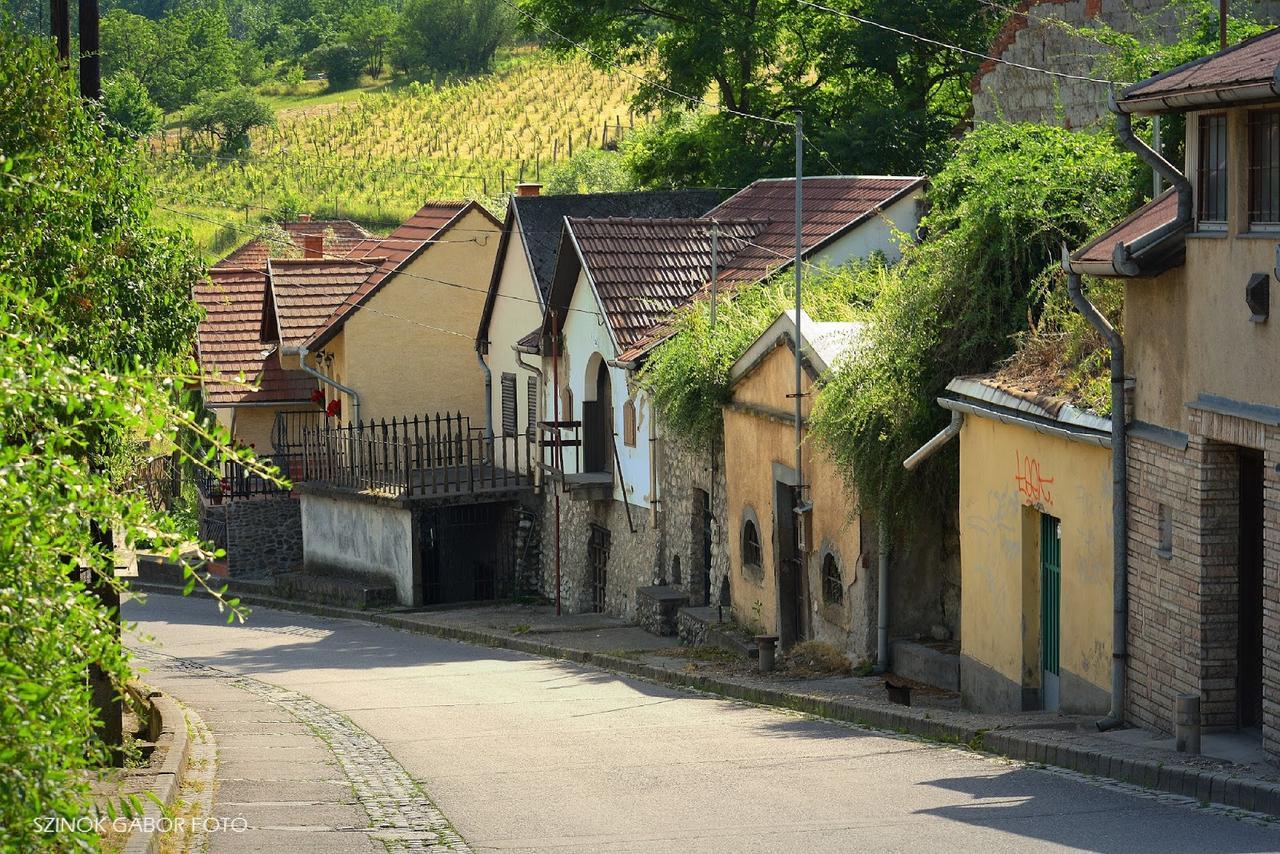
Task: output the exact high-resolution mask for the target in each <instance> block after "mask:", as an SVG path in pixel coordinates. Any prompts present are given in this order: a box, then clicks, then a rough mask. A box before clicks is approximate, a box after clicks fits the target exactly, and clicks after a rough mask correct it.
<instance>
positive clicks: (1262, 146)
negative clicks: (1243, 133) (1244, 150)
mask: <svg viewBox="0 0 1280 854" xmlns="http://www.w3.org/2000/svg"><path fill="white" fill-rule="evenodd" d="M1249 224H1250V225H1267V226H1274V227H1280V111H1277V110H1256V111H1254V112H1251V113H1249Z"/></svg>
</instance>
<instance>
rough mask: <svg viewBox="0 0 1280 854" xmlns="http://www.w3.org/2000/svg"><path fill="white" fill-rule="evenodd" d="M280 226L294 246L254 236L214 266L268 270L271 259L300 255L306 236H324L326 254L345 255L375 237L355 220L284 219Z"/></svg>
mask: <svg viewBox="0 0 1280 854" xmlns="http://www.w3.org/2000/svg"><path fill="white" fill-rule="evenodd" d="M281 227H282V228H283V229H284V230H285V233H286V234H288V236H289V239H290V242H291V243H292V244H293V247H292V248H290V247H286V246H280V245H275V246H272V245H270V242H269V241H266V240H261V239H258V238H254V239H253V240H250V241H249V242H248V243H245V244H244V245H243V246H241V247H240V248H238V249H236V250H235V251H233V252H232V253H231V254H230V255H228V256H227V257H225V258H223V259H222V260H221V261H219V262H218V264H216V265H215V266H226V265H231V266H240V267H250V268H252V269H255V270H265V269H266V266H267V259H268V258H283V257H298V256H300V255H301V254H302V250H303V237H304V235H313V234H319V235H323V236H324V238H325V241H324V253H325V255H328V256H337V257H342V256H345V255H346V254H347V253H348V252H350V251H351V250H352V249H353V248H354V247H356V246H357V245H359V244H360V243H362V242H363V241H366V240H368V239H371V238H373V235H371V234H370V233H369V232H367V231H365V230H364V229H363V228H361V227H360V226H359V225H357V224H356V223H354V222H352V221H351V220H347V219H329V220H314V219H313V220H308V221H307V222H285V223H281Z"/></svg>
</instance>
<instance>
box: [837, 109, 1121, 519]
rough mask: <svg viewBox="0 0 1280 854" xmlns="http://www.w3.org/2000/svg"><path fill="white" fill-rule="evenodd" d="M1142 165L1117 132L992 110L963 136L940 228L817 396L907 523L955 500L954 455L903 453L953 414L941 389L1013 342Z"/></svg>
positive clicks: (886, 282) (940, 190)
mask: <svg viewBox="0 0 1280 854" xmlns="http://www.w3.org/2000/svg"><path fill="white" fill-rule="evenodd" d="M1136 174H1137V164H1136V158H1134V157H1133V156H1132V155H1130V154H1127V153H1124V152H1122V151H1120V150H1119V149H1118V148H1117V147H1116V145H1115V143H1114V142H1113V141H1112V139H1111V138H1110V136H1109V135H1103V134H1085V133H1074V134H1073V133H1071V132H1069V131H1065V130H1061V129H1057V128H1052V127H1045V126H1039V125H997V124H991V125H984V126H982V127H979V128H978V129H976V130H975V131H973V132H972V133H971V134H969V136H967V137H966V138H965V139H964V140H963V141H961V143H960V145H959V147H958V149H957V153H956V156H955V157H954V158H953V159H952V160H951V161H950V162H949V163H948V164H947V166H946V167H945V168H944V169H943V170H942V171H940V172H939V173H938V174H937V176H936V177H935V179H934V181H933V184H932V187H931V189H930V192H929V201H930V204H931V210H930V213H929V215H928V216H927V217H926V219H925V222H924V226H925V228H926V230H927V231H928V233H929V237H928V238H927V239H926V240H925V241H924V242H923V243H920V244H919V245H916V246H913V247H909V248H908V249H907V251H906V252H905V254H904V257H903V259H902V261H900V262H899V263H898V264H896V265H894V266H893V267H891V268H887V269H886V270H885V271H884V273H885V275H884V276H883V278H882V282H881V283H880V284H879V286H878V292H877V293H876V296H875V298H874V300H873V301H872V302H871V304H870V306H869V309H868V311H867V312H866V318H867V319H868V321H869V322H870V325H869V329H868V346H867V347H865V348H863V349H861V350H859V352H858V353H857V354H856V356H855V357H854V358H852V359H850V360H849V361H847V362H846V363H844V364H843V365H841V366H840V367H839V368H838V369H837V370H836V371H834V372H833V375H832V376H831V377H830V378H829V381H828V384H827V385H826V387H825V388H824V389H823V390H822V393H821V394H820V395H819V397H818V399H817V406H816V409H815V413H814V432H815V434H816V435H817V437H818V439H819V441H821V443H822V444H823V445H824V446H825V447H826V448H827V449H828V450H829V451H830V452H831V454H832V456H833V457H834V459H835V461H836V463H837V464H838V465H839V466H840V468H841V469H842V470H843V472H844V473H845V475H846V477H847V478H848V479H849V481H850V482H851V484H854V485H856V488H857V491H858V494H859V496H860V498H861V500H862V501H864V502H865V503H867V504H869V505H870V506H871V507H872V508H873V509H875V510H877V511H880V512H882V513H883V514H884V515H885V516H886V517H887V518H889V519H890V520H891V521H895V522H899V523H900V522H902V521H903V520H904V519H906V518H909V516H910V513H911V511H912V510H913V509H917V510H918V509H920V507H921V505H922V502H923V503H927V502H929V501H933V502H938V503H940V502H949V501H950V500H952V498H951V496H953V495H954V492H953V489H954V477H955V467H954V457H951V458H950V460H951V462H950V463H940V462H938V461H933V462H931V463H930V464H927V465H925V466H923V467H922V469H921V470H920V471H918V472H917V473H915V474H909V473H908V472H906V471H905V470H904V469H903V467H902V461H903V460H904V459H905V458H906V457H907V456H908V455H910V454H911V452H913V451H915V450H916V448H918V447H919V446H920V445H921V444H923V443H924V442H925V441H927V440H928V439H929V437H930V436H931V435H932V434H933V433H934V432H936V431H937V430H938V429H940V428H941V427H942V424H943V423H944V421H945V417H946V414H945V412H943V411H942V410H941V409H940V408H939V407H938V405H937V403H936V402H935V400H936V398H937V396H938V394H939V393H940V392H941V391H942V390H943V387H944V386H945V385H946V383H947V382H948V381H950V380H951V379H952V378H953V377H955V376H958V375H963V374H971V373H976V372H980V371H987V370H990V369H991V368H992V367H993V366H994V365H996V363H998V362H999V361H1000V360H1002V359H1004V358H1006V357H1008V356H1009V355H1010V354H1011V353H1012V352H1013V345H1014V338H1013V336H1014V335H1015V334H1016V333H1018V332H1019V331H1020V329H1022V328H1024V326H1025V325H1026V323H1027V319H1028V317H1031V318H1032V320H1033V322H1034V320H1035V319H1036V318H1037V317H1038V316H1039V315H1040V313H1041V311H1042V307H1043V300H1044V291H1043V289H1037V288H1036V287H1035V282H1036V281H1037V277H1039V276H1041V274H1042V273H1043V271H1044V270H1045V269H1046V267H1048V266H1049V265H1050V264H1052V263H1054V262H1055V259H1056V258H1057V257H1058V255H1059V253H1060V251H1061V246H1062V243H1063V242H1066V243H1067V244H1069V245H1072V246H1075V245H1079V244H1080V243H1081V242H1083V241H1084V240H1085V239H1086V238H1088V237H1089V236H1091V235H1093V234H1095V233H1097V232H1098V231H1101V230H1102V229H1104V228H1106V227H1109V226H1110V225H1112V224H1114V223H1115V222H1116V221H1117V220H1119V219H1121V218H1122V217H1123V216H1124V215H1125V213H1127V212H1128V211H1129V210H1131V209H1132V208H1133V206H1134V204H1135V202H1136V198H1135V196H1136V193H1135V190H1134V176H1135V175H1136ZM944 459H945V455H944Z"/></svg>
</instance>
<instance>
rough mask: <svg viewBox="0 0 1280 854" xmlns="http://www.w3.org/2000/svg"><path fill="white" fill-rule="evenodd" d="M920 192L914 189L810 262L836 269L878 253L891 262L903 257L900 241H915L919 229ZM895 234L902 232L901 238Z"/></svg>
mask: <svg viewBox="0 0 1280 854" xmlns="http://www.w3.org/2000/svg"><path fill="white" fill-rule="evenodd" d="M921 196H922V192H921V191H919V190H917V191H916V192H914V193H912V194H911V195H909V196H905V197H903V198H901V199H899V200H898V201H896V202H894V203H893V204H892V205H890V206H889V207H888V208H886V209H885V210H884V211H883V212H881V213H880V214H878V215H876V216H874V217H872V218H871V219H869V220H867V221H866V222H864V223H862V225H859V226H858V227H857V228H854V229H853V230H851V231H850V232H849V233H847V234H845V235H844V236H842V237H841V238H840V239H838V240H836V241H834V242H832V243H831V244H830V245H829V246H827V247H825V248H823V249H822V250H821V251H820V252H816V253H814V254H813V255H812V256H811V257H810V258H809V260H810V261H811V262H812V263H814V264H822V265H825V266H828V267H838V266H840V265H841V264H844V263H847V262H849V261H851V260H861V259H863V258H866V257H868V256H869V255H871V253H873V252H875V251H877V250H879V251H881V252H883V253H884V254H885V257H887V258H888V259H889V260H890V261H897V260H898V259H899V258H901V257H902V246H901V242H902V240H904V239H905V240H914V239H915V236H916V229H917V228H918V227H919V226H920V202H921ZM896 232H903V233H905V235H906V237H905V238H902V237H901V236H900V235H898V234H897V233H896Z"/></svg>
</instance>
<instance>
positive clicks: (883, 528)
mask: <svg viewBox="0 0 1280 854" xmlns="http://www.w3.org/2000/svg"><path fill="white" fill-rule="evenodd" d="M876 538H877V539H878V540H879V542H878V543H877V546H878V547H879V549H878V551H879V553H880V555H879V558H880V559H879V567H878V569H877V572H876V575H877V576H878V577H877V579H876V580H877V591H876V597H877V598H878V599H879V600H880V601H879V602H877V603H876V617H877V619H876V666H875V672H876V673H888V672H889V523H888V522H886V521H885V520H884V518H883V517H881V519H880V522H879V525H878V528H877V534H876Z"/></svg>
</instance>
